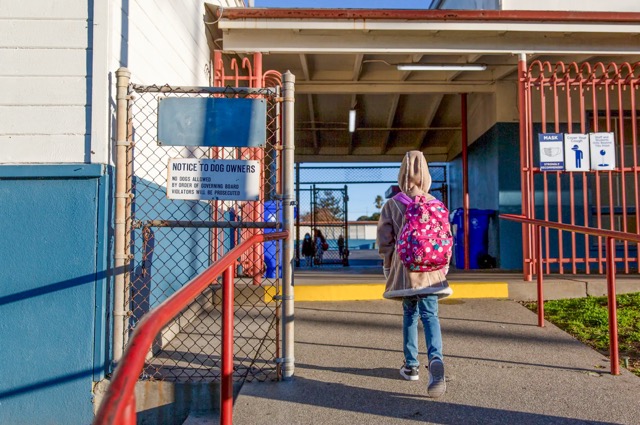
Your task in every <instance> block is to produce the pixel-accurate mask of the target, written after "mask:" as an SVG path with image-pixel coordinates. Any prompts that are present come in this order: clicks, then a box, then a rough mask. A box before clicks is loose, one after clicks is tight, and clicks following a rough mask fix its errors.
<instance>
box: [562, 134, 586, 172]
mask: <svg viewBox="0 0 640 425" xmlns="http://www.w3.org/2000/svg"><path fill="white" fill-rule="evenodd" d="M564 157H565V159H564V160H565V170H567V171H589V170H590V168H589V167H590V165H591V164H590V162H589V136H587V135H586V134H565V135H564Z"/></svg>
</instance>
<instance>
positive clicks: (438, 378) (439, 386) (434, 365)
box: [427, 358, 447, 398]
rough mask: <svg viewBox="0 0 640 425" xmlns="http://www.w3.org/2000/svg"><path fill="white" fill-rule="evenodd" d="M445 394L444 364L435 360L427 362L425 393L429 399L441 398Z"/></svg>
mask: <svg viewBox="0 0 640 425" xmlns="http://www.w3.org/2000/svg"><path fill="white" fill-rule="evenodd" d="M446 392H447V382H446V380H445V377H444V363H442V360H440V359H438V358H435V359H433V360H431V361H430V362H429V384H428V385H427V393H428V394H429V397H433V398H436V397H441V396H443V395H444V393H446Z"/></svg>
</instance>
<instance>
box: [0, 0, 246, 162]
mask: <svg viewBox="0 0 640 425" xmlns="http://www.w3.org/2000/svg"><path fill="white" fill-rule="evenodd" d="M210 3H212V4H222V5H223V6H224V7H241V6H242V1H241V0H219V1H217V0H213V1H210ZM204 16H205V10H204V2H203V1H202V0H184V1H180V2H176V1H171V0H89V1H87V0H56V1H51V2H43V1H38V0H22V1H13V0H0V164H29V163H82V162H84V163H113V158H112V156H113V149H112V143H111V142H110V139H112V137H113V133H114V131H115V130H114V125H115V71H116V70H117V69H118V68H119V67H120V66H126V67H128V68H129V69H130V70H131V72H132V81H134V82H136V83H142V84H165V83H170V84H173V85H208V81H209V77H208V72H209V70H208V68H209V58H210V53H209V46H208V45H207V40H206V33H205V31H206V28H205V24H204Z"/></svg>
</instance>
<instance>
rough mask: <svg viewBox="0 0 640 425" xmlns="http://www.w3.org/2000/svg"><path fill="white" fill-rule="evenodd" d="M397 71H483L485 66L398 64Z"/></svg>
mask: <svg viewBox="0 0 640 425" xmlns="http://www.w3.org/2000/svg"><path fill="white" fill-rule="evenodd" d="M397 67H398V71H484V70H485V69H487V65H479V64H462V63H461V64H448V65H447V64H430V63H429V64H427V63H425V64H422V63H399V64H398V65H397Z"/></svg>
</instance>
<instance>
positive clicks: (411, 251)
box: [393, 192, 453, 272]
mask: <svg viewBox="0 0 640 425" xmlns="http://www.w3.org/2000/svg"><path fill="white" fill-rule="evenodd" d="M393 199H394V200H396V201H398V202H400V203H402V204H403V205H405V206H406V207H407V209H406V211H405V213H404V224H403V226H402V229H401V230H400V235H399V236H398V238H397V240H396V250H397V252H398V255H399V256H400V260H401V261H402V264H404V266H405V267H406V268H407V269H409V270H410V271H412V272H432V271H435V270H440V269H442V268H444V267H446V266H447V265H448V264H449V259H450V258H451V254H452V250H453V237H452V235H451V226H450V225H449V211H448V210H447V208H446V207H445V206H444V204H443V203H442V202H440V201H439V200H437V199H432V200H431V201H427V198H426V197H425V196H423V195H418V196H416V198H415V199H411V198H410V197H409V196H407V195H406V194H404V193H402V192H401V193H399V194H397V195H396V196H394V197H393Z"/></svg>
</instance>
